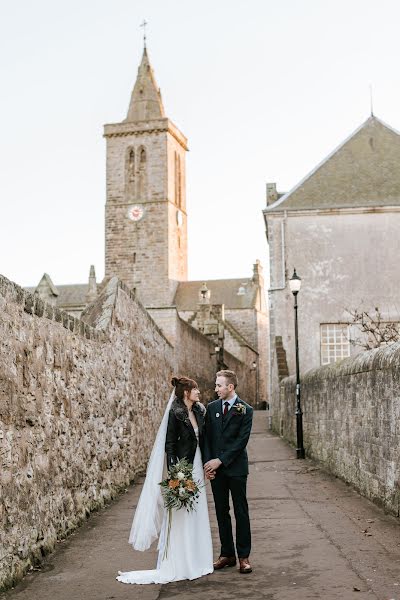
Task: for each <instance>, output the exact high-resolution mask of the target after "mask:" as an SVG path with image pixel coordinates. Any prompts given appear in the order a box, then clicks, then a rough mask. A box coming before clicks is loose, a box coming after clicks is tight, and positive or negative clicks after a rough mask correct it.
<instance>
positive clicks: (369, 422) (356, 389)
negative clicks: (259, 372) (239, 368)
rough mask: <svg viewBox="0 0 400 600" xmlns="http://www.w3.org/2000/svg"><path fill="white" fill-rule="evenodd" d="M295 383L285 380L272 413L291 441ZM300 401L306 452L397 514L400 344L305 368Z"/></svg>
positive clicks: (399, 496)
mask: <svg viewBox="0 0 400 600" xmlns="http://www.w3.org/2000/svg"><path fill="white" fill-rule="evenodd" d="M294 387H295V381H294V378H293V377H289V378H286V379H284V380H283V381H282V382H281V386H280V398H279V402H277V403H276V404H275V407H274V412H273V416H272V424H273V428H274V430H275V431H277V432H278V433H280V434H281V435H283V436H284V437H285V438H286V439H288V440H289V441H290V442H292V443H295V439H296V417H295V410H294V409H295V389H294ZM301 399H302V408H303V413H304V414H303V423H304V447H305V450H306V454H307V455H308V456H311V457H312V458H315V459H317V460H319V461H321V462H322V463H323V464H324V466H325V467H326V468H327V469H328V470H330V471H331V472H332V473H334V474H335V475H337V476H339V477H341V478H342V479H344V480H345V481H348V482H349V483H351V484H352V485H353V486H355V487H356V488H357V489H358V490H359V491H360V492H361V493H362V494H363V495H365V496H367V497H368V498H370V499H371V500H373V501H375V502H377V503H379V504H381V505H383V506H384V507H385V508H386V509H387V510H389V511H390V512H391V513H393V514H395V515H397V516H399V503H400V472H399V469H400V466H399V465H400V460H399V459H400V427H399V423H400V343H396V344H392V345H390V346H387V347H385V348H381V349H377V350H371V351H369V352H363V353H362V354H359V355H358V356H356V357H355V358H349V359H346V360H344V361H342V362H340V363H336V364H331V365H328V366H326V367H320V368H318V369H315V370H312V371H309V372H307V373H306V374H305V375H304V376H303V377H302V380H301Z"/></svg>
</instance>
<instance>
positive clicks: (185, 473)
mask: <svg viewBox="0 0 400 600" xmlns="http://www.w3.org/2000/svg"><path fill="white" fill-rule="evenodd" d="M160 486H161V493H162V495H163V498H164V506H165V508H166V509H167V510H168V534H167V542H166V544H165V551H164V558H166V557H167V552H168V544H169V534H170V531H171V522H172V509H173V508H175V509H176V510H179V509H180V508H186V510H187V511H188V512H190V511H192V510H193V509H194V505H195V504H196V502H197V498H198V497H199V494H200V486H199V483H198V482H197V481H195V480H194V479H193V465H191V464H190V463H188V461H187V460H186V458H181V460H179V461H178V462H177V463H175V464H174V465H172V466H171V467H170V469H169V472H168V476H167V478H166V479H164V480H163V481H161V483H160Z"/></svg>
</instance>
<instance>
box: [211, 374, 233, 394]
mask: <svg viewBox="0 0 400 600" xmlns="http://www.w3.org/2000/svg"><path fill="white" fill-rule="evenodd" d="M234 389H235V387H234V385H233V384H232V383H229V384H228V383H227V381H226V378H225V377H224V376H223V375H220V376H219V377H217V379H216V380H215V391H216V392H217V394H218V398H221V400H226V398H229V396H231V395H232V392H233V390H234Z"/></svg>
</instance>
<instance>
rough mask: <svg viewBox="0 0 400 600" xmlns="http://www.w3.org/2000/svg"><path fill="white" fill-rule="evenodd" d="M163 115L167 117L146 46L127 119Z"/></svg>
mask: <svg viewBox="0 0 400 600" xmlns="http://www.w3.org/2000/svg"><path fill="white" fill-rule="evenodd" d="M163 117H165V113H164V107H163V103H162V100H161V93H160V90H159V88H158V87H157V83H156V80H155V77H154V72H153V69H152V68H151V65H150V61H149V57H148V55H147V48H146V46H145V47H144V48H143V56H142V62H141V63H140V66H139V69H138V75H137V79H136V83H135V87H134V88H133V92H132V96H131V102H130V105H129V110H128V116H127V117H126V119H125V121H127V122H133V121H148V120H151V119H161V118H163Z"/></svg>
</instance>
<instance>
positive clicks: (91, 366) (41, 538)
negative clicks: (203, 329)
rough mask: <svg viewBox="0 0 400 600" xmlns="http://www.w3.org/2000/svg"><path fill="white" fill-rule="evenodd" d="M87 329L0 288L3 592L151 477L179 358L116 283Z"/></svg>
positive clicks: (6, 285)
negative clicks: (152, 454) (133, 484)
mask: <svg viewBox="0 0 400 600" xmlns="http://www.w3.org/2000/svg"><path fill="white" fill-rule="evenodd" d="M84 319H85V320H84V321H83V320H78V319H75V318H74V317H71V316H70V315H68V314H66V313H63V312H62V311H60V310H58V309H57V308H54V307H53V306H50V305H47V304H45V303H43V301H42V300H40V298H39V297H38V296H37V295H31V294H29V293H27V292H25V291H24V290H22V289H21V288H20V287H18V286H16V285H15V284H13V283H11V282H10V281H8V280H7V279H5V278H4V277H0V589H1V588H2V587H7V586H9V585H11V584H12V583H13V582H15V581H16V580H17V579H19V578H20V577H21V576H22V575H23V573H24V572H26V570H27V569H28V568H29V567H30V565H32V564H35V562H38V561H40V559H41V557H42V556H43V555H44V554H46V553H48V552H49V551H51V550H52V549H53V548H54V545H55V543H56V540H57V539H59V538H62V537H65V536H66V535H67V534H68V532H70V531H71V530H72V529H74V528H75V527H77V526H78V525H79V524H80V523H81V522H82V521H83V520H84V519H85V517H86V515H87V514H88V513H89V512H90V511H92V510H94V509H96V508H97V507H100V506H102V505H103V504H104V503H105V502H106V501H108V500H110V499H111V498H112V497H113V496H115V495H116V493H117V492H118V491H119V490H121V489H123V488H125V487H126V486H127V485H128V483H129V482H130V481H131V480H132V479H133V478H134V477H135V476H136V475H137V474H138V473H140V472H143V469H144V466H145V464H146V461H147V458H148V454H149V451H150V449H151V446H152V443H153V440H154V435H155V431H156V428H157V427H158V424H159V421H160V417H161V414H162V412H163V410H164V408H165V404H166V401H167V399H168V396H169V393H170V388H169V379H170V376H171V374H172V371H173V349H172V347H171V346H170V344H169V343H168V342H167V340H166V339H165V338H164V336H163V335H162V333H161V332H160V330H159V329H158V327H157V326H156V325H155V324H154V322H153V321H152V320H151V318H150V317H149V316H148V314H147V313H146V311H145V310H144V309H143V308H142V307H141V305H140V304H139V303H137V302H136V301H135V300H134V299H133V298H132V296H131V295H130V293H129V292H128V291H127V290H125V289H124V288H123V287H122V286H121V284H120V283H119V282H118V281H117V279H112V280H111V281H110V282H109V284H108V286H107V288H106V289H105V292H104V293H103V295H102V296H101V297H100V298H99V300H98V301H97V302H96V303H95V304H94V305H91V306H90V307H89V308H88V310H87V312H86V315H85V316H84Z"/></svg>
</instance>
